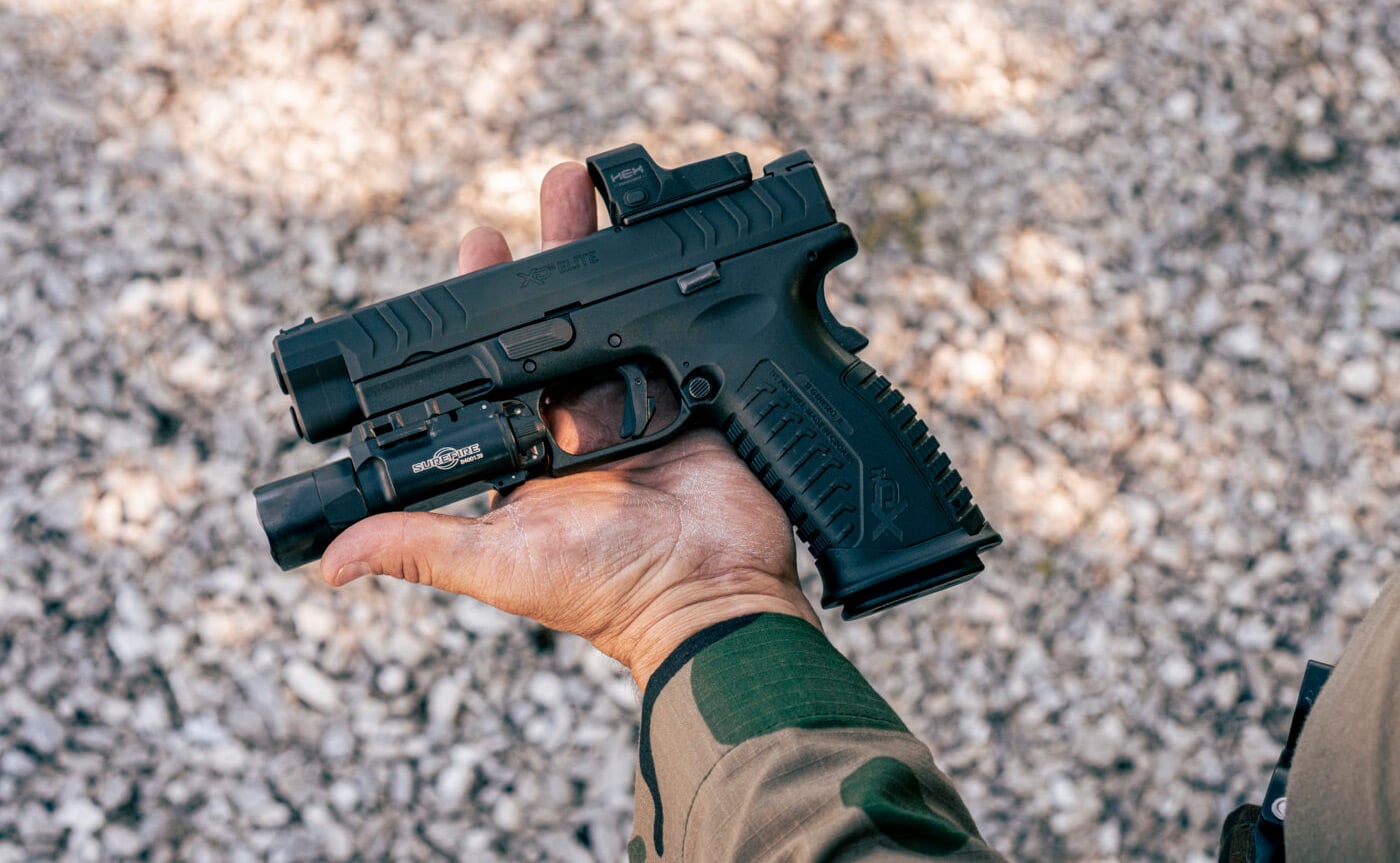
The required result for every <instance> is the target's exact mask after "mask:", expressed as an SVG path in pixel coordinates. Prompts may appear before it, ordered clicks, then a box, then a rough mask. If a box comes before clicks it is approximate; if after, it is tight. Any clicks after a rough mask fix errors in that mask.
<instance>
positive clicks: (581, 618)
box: [321, 163, 817, 686]
mask: <svg viewBox="0 0 1400 863" xmlns="http://www.w3.org/2000/svg"><path fill="white" fill-rule="evenodd" d="M540 203H541V207H540V224H541V234H542V236H543V245H544V248H546V249H548V248H552V247H554V246H558V245H561V244H563V243H567V242H570V241H572V240H575V239H578V238H580V237H583V236H586V235H587V234H589V233H592V232H593V231H594V230H595V229H596V224H597V223H596V210H595V205H594V200H593V187H592V184H591V183H590V182H589V179H588V174H587V171H586V169H585V168H584V167H583V166H582V165H579V164H576V163H566V164H563V165H559V166H557V167H555V168H554V169H553V170H552V171H550V172H549V174H548V175H547V176H546V177H545V179H544V183H543V185H542V187H541V191H540ZM510 259H511V255H510V250H509V249H508V248H507V246H506V243H505V240H504V238H503V237H502V236H501V235H500V233H498V232H497V231H494V230H491V229H488V228H478V229H477V230H475V231H472V232H471V233H469V234H467V236H466V237H464V238H463V240H462V244H461V248H460V250H459V264H460V268H461V270H462V272H469V271H471V270H476V269H480V268H482V267H487V266H491V265H493V264H497V263H501V262H503V261H508V260H510ZM621 402H622V388H621V385H620V384H600V385H598V386H595V387H592V388H590V389H588V390H585V391H583V392H580V393H576V394H572V395H571V396H570V397H569V398H568V399H567V400H566V401H565V402H564V403H563V404H560V405H559V406H557V407H555V408H554V409H552V410H551V412H550V416H549V420H550V428H551V432H552V433H553V434H554V436H555V439H556V441H558V443H559V445H560V446H562V447H563V448H565V449H566V450H569V451H572V452H584V451H589V450H593V449H596V448H598V447H600V446H604V445H607V444H610V443H616V442H617V441H618V436H617V435H618V432H617V429H618V428H619V427H620V419H619V418H620V417H621V415H622V409H621ZM321 573H322V575H323V577H324V578H325V579H326V580H327V581H328V582H330V583H331V584H333V585H336V586H340V585H343V584H345V583H347V582H349V581H351V580H353V579H354V578H357V577H359V576H361V575H365V574H371V573H382V574H387V575H393V576H397V577H399V578H403V579H406V580H408V581H414V582H419V583H423V584H429V585H432V586H434V587H438V588H442V589H444V590H449V591H452V592H454V593H463V594H467V595H470V596H474V597H476V598H477V599H480V600H482V601H484V602H487V603H490V604H491V605H494V606H496V607H497V608H500V609H502V610H504V611H508V612H511V613H514V614H522V615H525V616H527V617H531V618H534V619H535V620H538V621H539V622H540V623H543V624H544V625H546V626H549V627H551V628H554V629H559V630H563V631H566V632H573V633H576V634H578V635H581V636H583V637H584V638H587V639H588V640H589V641H591V642H592V643H593V644H594V646H596V647H597V648H598V649H600V650H602V651H603V652H605V653H607V654H608V655H610V656H612V657H613V658H615V659H617V660H619V661H621V662H622V663H624V664H625V665H627V666H629V667H630V668H631V669H632V672H633V675H634V676H635V677H636V679H637V681H638V683H639V685H642V686H645V683H646V680H647V678H648V677H649V676H650V673H651V671H652V670H653V669H654V668H655V667H656V665H657V664H659V663H660V661H661V660H662V659H664V658H665V656H666V655H667V654H668V653H670V651H671V650H672V649H673V648H674V647H675V646H677V645H678V644H679V643H680V642H681V641H683V640H684V639H685V638H686V637H687V636H689V635H690V634H692V633H694V632H696V631H698V630H700V629H702V628H704V627H705V626H707V625H709V624H711V623H716V622H719V621H721V620H726V619H728V618H731V617H735V616H737V615H740V614H745V613H750V612H754V611H777V612H782V613H786V614H793V615H797V616H800V617H803V618H806V619H807V620H810V621H812V622H813V623H816V622H817V621H816V616H815V614H814V613H813V612H812V609H811V606H810V605H809V604H808V603H807V602H806V600H805V599H804V598H803V596H802V592H801V590H800V589H799V588H798V585H797V575H796V566H795V563H794V552H793V541H792V529H791V527H790V526H789V524H788V522H787V519H786V517H785V516H784V515H783V512H782V509H781V508H779V506H778V505H777V503H776V502H775V501H774V500H773V499H772V498H771V497H770V496H769V495H768V493H767V492H766V491H764V489H763V487H762V486H761V485H760V484H759V483H758V481H757V480H756V479H755V478H754V477H753V475H752V474H750V473H749V471H748V469H747V468H746V467H744V465H743V464H742V463H741V462H740V461H739V459H738V458H737V457H736V456H735V455H734V453H733V451H732V450H730V448H729V446H728V445H727V444H726V443H725V441H724V439H723V438H722V437H721V436H720V435H719V434H718V433H716V432H714V431H710V430H707V429H697V430H695V431H692V432H689V433H686V434H684V435H682V436H681V437H679V438H678V439H677V440H675V441H674V442H672V443H670V444H667V445H666V446H663V447H660V448H658V449H656V450H653V451H651V452H647V453H644V454H641V455H637V456H633V457H631V458H628V459H625V460H622V461H618V462H616V463H614V464H611V465H608V466H607V467H605V468H602V469H597V470H592V471H587V472H584V473H578V474H573V475H571V476H566V477H559V478H553V477H542V478H539V479H533V480H530V481H528V482H526V483H525V484H524V485H522V486H520V487H519V488H518V489H516V490H515V491H513V492H511V494H510V495H509V497H508V498H504V499H498V500H497V501H496V502H495V506H494V507H493V509H492V511H491V512H490V513H489V514H487V515H485V516H483V517H481V518H475V519H471V518H460V517H456V516H448V515H440V514H436V513H390V514H385V515H378V516H375V517H373V518H369V519H366V520H364V521H362V522H360V523H358V524H356V525H355V526H353V527H352V528H350V529H349V530H347V531H346V532H345V533H344V534H342V535H341V536H340V537H339V538H337V539H336V541H335V542H334V543H333V544H332V545H331V547H330V548H329V549H327V551H326V553H325V555H324V556H323V557H322V559H321Z"/></svg>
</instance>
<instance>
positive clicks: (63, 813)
mask: <svg viewBox="0 0 1400 863" xmlns="http://www.w3.org/2000/svg"><path fill="white" fill-rule="evenodd" d="M54 819H55V820H56V821H57V822H58V823H59V824H62V825H63V826H65V827H67V828H68V829H70V830H72V831H73V832H74V833H78V834H81V835H84V836H88V835H91V834H93V833H96V832H97V831H98V830H101V829H102V825H104V824H106V823H107V816H106V815H105V814H104V813H103V812H102V807H100V806H98V805H97V804H96V803H93V802H92V801H91V800H89V799H87V798H86V797H74V798H72V799H70V800H66V801H64V803H63V805H62V806H60V807H59V808H58V811H57V812H56V813H54Z"/></svg>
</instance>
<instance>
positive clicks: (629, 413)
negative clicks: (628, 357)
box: [618, 363, 656, 440]
mask: <svg viewBox="0 0 1400 863" xmlns="http://www.w3.org/2000/svg"><path fill="white" fill-rule="evenodd" d="M618 373H619V374H621V375H622V381H623V383H624V384H625V385H626V387H627V395H626V397H625V398H624V399H623V400H622V431H621V435H622V438H623V439H624V440H631V439H633V438H637V437H640V436H641V434H642V432H645V431H646V430H647V424H648V423H650V422H651V415H652V412H653V411H655V410H656V399H655V398H653V397H651V396H649V395H647V376H646V373H645V372H643V371H642V368H641V366H639V365H637V364H636V363H628V364H626V365H624V366H619V367H618Z"/></svg>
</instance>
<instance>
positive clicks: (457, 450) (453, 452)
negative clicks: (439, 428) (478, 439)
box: [413, 443, 484, 473]
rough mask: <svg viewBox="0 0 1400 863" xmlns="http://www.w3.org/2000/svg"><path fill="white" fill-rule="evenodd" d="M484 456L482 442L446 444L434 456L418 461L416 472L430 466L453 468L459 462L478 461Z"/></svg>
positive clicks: (415, 467) (415, 466) (414, 470)
mask: <svg viewBox="0 0 1400 863" xmlns="http://www.w3.org/2000/svg"><path fill="white" fill-rule="evenodd" d="M481 458H484V456H482V454H481V444H479V443H474V444H471V445H470V446H462V447H451V446H445V447H443V448H442V449H440V450H438V451H437V452H435V453H433V457H432V458H430V459H425V460H424V461H420V462H416V463H415V464H414V465H413V472H414V473H422V472H423V471H425V470H427V469H428V468H434V467H435V468H437V469H438V470H452V469H453V468H454V467H456V466H457V465H459V464H466V463H467V462H473V461H477V460H478V459H481Z"/></svg>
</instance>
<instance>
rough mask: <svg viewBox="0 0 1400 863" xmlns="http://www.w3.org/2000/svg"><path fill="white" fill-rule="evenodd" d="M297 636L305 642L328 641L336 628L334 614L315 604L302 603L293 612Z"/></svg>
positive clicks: (336, 622) (336, 623)
mask: <svg viewBox="0 0 1400 863" xmlns="http://www.w3.org/2000/svg"><path fill="white" fill-rule="evenodd" d="M292 620H293V623H294V624H295V626H296V628H297V635H298V636H300V637H301V638H303V639H305V640H307V641H313V642H316V641H328V640H330V637H331V636H332V635H334V634H335V631H336V628H337V626H338V623H339V622H338V621H337V619H336V616H335V613H334V612H332V611H331V610H330V609H329V608H326V607H325V606H324V605H321V604H319V603H316V602H303V603H301V604H300V605H298V606H297V608H296V611H295V612H293V617H292Z"/></svg>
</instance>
